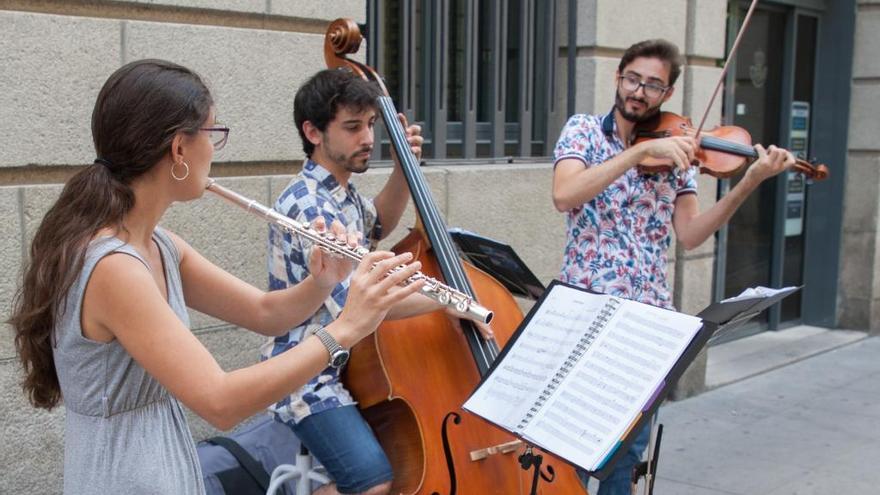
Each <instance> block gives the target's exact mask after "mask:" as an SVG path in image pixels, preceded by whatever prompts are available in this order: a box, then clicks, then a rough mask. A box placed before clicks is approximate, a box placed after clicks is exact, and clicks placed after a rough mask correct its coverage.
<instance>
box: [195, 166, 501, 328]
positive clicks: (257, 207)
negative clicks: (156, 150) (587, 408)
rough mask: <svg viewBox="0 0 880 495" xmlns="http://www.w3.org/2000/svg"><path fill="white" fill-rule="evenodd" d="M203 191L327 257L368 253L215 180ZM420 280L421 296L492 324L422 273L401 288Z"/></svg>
mask: <svg viewBox="0 0 880 495" xmlns="http://www.w3.org/2000/svg"><path fill="white" fill-rule="evenodd" d="M205 188H206V189H207V190H209V191H211V192H212V193H214V194H216V195H218V196H220V197H221V198H223V199H225V200H227V201H229V202H230V203H233V204H235V205H237V206H239V207H241V208H242V209H244V210H246V211H248V212H250V213H253V214H254V215H257V216H259V217H262V218H263V220H266V221H268V222H269V223H271V224H274V225H277V226H278V227H281V228H282V229H284V230H285V231H287V232H290V233H291V234H295V235H297V236H299V237H302V238H304V239H307V240H309V241H311V242H313V243H314V244H315V245H316V246H318V247H320V248H321V249H322V250H323V251H325V252H327V253H331V254H335V255H339V256H343V257H345V258H348V259H350V260H353V261H356V262H360V261H361V259H362V258H363V257H364V255H366V254H367V253H369V252H370V251H369V250H368V249H366V248H364V247H361V246H358V247H355V248H353V247H351V246H349V245H348V242H346V240H345V239H339V238H337V237H336V236H334V235H333V234H331V233H330V231H329V229H328V230H327V231H326V232H318V231H317V230H315V229H312V228H310V227H309V226H308V224H305V223H301V222H298V221H296V220H294V219H292V218H289V217H287V216H285V215H282V214H280V213H278V212H277V211H275V210H273V209H270V208H266V207H265V206H263V205H262V204H260V203H259V202H257V201H254V200H253V199H250V198H246V197H244V196H242V195H241V194H238V193H237V192H235V191H232V190H230V189H227V188H225V187H223V186H221V185H219V184H217V182H216V181H214V179H208V184H207V185H206V186H205ZM402 268H403V265H401V266H398V267H395V268H394V269H392V270H391V272H395V271H397V270H400V269H402ZM419 280H424V281H425V285H424V286H422V289H421V292H422V294H423V295H425V296H427V297H429V298H431V299H433V300H435V301H437V302H438V303H440V304H441V305H443V306H448V307H452V308H453V309H455V311H457V312H459V313H461V314H462V315H464V316H466V317H467V318H469V319H471V320H475V321H481V322H483V323H489V322H490V321H491V320H492V311H490V310H489V309H487V308H484V307H483V306H480V305H479V304H477V303H476V302H475V301H474V300H473V298H472V297H470V296H469V295H467V294H465V293H464V292H461V291H459V290H456V289H453V288H452V287H449V286H448V285H445V284H443V283H441V282H440V281H439V280H437V279H436V278H433V277H429V276H427V275H425V274H423V273H422V272H416V273H415V274H414V275H412V276H411V277H409V278H408V279H406V280H405V281H404V282H403V285H409V284H411V283H413V282H417V281H419Z"/></svg>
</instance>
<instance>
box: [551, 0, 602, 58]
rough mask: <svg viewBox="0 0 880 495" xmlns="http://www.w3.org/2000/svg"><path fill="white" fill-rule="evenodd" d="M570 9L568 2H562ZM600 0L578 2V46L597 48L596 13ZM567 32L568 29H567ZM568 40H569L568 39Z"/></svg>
mask: <svg viewBox="0 0 880 495" xmlns="http://www.w3.org/2000/svg"><path fill="white" fill-rule="evenodd" d="M560 3H561V4H564V5H565V6H566V9H567V8H568V3H567V2H560ZM599 3H600V0H586V1H583V2H577V38H576V41H577V46H579V47H581V46H596V45H597V44H598V42H597V35H598V32H597V27H596V24H597V22H598V19H597V17H596V11H597V10H598V7H599V5H598V4H599ZM566 31H567V28H566ZM566 39H567V38H566Z"/></svg>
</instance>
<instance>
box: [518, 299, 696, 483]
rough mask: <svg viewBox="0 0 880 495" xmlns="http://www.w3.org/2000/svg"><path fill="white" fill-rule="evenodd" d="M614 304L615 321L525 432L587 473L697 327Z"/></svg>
mask: <svg viewBox="0 0 880 495" xmlns="http://www.w3.org/2000/svg"><path fill="white" fill-rule="evenodd" d="M617 300H618V301H620V302H621V303H622V304H621V305H620V306H619V307H618V308H617V310H616V311H615V313H614V316H613V317H612V318H611V319H610V320H609V321H608V322H607V324H606V326H605V328H604V330H603V331H602V332H600V333H599V335H598V337H597V338H596V340H595V341H594V342H593V344H592V345H591V346H590V348H589V349H588V350H587V352H586V353H585V354H584V355H583V356H582V357H581V358H580V359H579V360H578V361H577V364H576V365H575V366H574V367H573V368H572V369H571V371H570V373H569V374H568V375H567V376H566V378H565V380H564V381H563V382H562V384H561V385H560V386H559V387H558V388H557V389H556V391H555V392H554V393H553V395H552V396H551V397H550V399H549V400H548V401H547V403H546V404H545V405H544V407H543V408H542V409H541V410H540V411H539V412H538V414H537V415H535V417H534V419H532V421H531V422H530V423H529V425H528V427H526V429H525V431H524V436H525V437H526V438H529V439H531V440H532V441H533V442H535V443H536V444H538V445H540V446H542V447H544V448H546V449H547V450H550V451H551V452H554V453H556V454H558V455H561V456H562V457H564V458H566V459H568V460H570V461H571V462H574V463H575V464H577V465H579V466H581V467H584V468H585V469H587V470H590V471H595V470H597V469H599V468H600V467H601V464H602V463H603V462H604V459H605V458H606V457H607V456H608V454H609V453H612V452H613V449H614V448H616V445H617V444H618V442H619V441H620V440H621V439H622V437H623V436H624V435H625V433H626V431H627V430H628V429H629V428H630V425H631V424H632V423H633V422H634V421H636V420H637V419H638V418H639V416H640V414H641V411H642V409H643V406H645V405H646V403H649V401H650V399H651V398H652V396H653V395H654V393H655V391H657V390H658V388H659V386H660V385H661V384H662V383H663V379H664V378H665V377H666V375H667V374H668V373H669V371H670V370H671V369H672V366H673V365H674V364H675V362H676V361H677V360H678V358H679V357H680V356H681V354H682V352H684V350H685V348H687V345H688V344H689V343H690V342H691V340H692V339H693V337H694V336H695V335H696V333H697V331H698V330H699V329H700V328H701V326H702V324H701V321H700V319H699V318H696V317H693V316H688V315H683V314H680V313H676V312H674V311H667V310H663V309H660V308H655V307H652V306H648V305H646V304H639V303H636V302H633V301H626V300H622V299H617ZM647 405H650V404H647Z"/></svg>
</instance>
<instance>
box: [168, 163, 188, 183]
mask: <svg viewBox="0 0 880 495" xmlns="http://www.w3.org/2000/svg"><path fill="white" fill-rule="evenodd" d="M180 164H182V165H183V167H184V168H185V169H186V171H185V172H184V174H183V177H178V176H177V174H175V173H174V167H176V166H177V165H178V163H177V162H174V163H172V164H171V177H174V180H178V181H183V180H186V178H187V177H189V165H188V164H187V163H186V162H185V161H183V160H181V161H180Z"/></svg>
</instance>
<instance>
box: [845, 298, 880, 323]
mask: <svg viewBox="0 0 880 495" xmlns="http://www.w3.org/2000/svg"><path fill="white" fill-rule="evenodd" d="M837 303H838V304H837V324H838V326H839V327H841V328H857V329H865V328H869V329H870V328H873V329H876V328H877V327H878V326H880V320H877V319H874V320H873V321H872V317H873V316H875V315H876V313H877V311H874V310H873V309H874V308H872V307H871V300H870V299H867V298H865V297H857V296H853V297H850V296H846V295H844V294H842V293H839V294H838V296H837ZM874 332H876V330H872V333H874Z"/></svg>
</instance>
